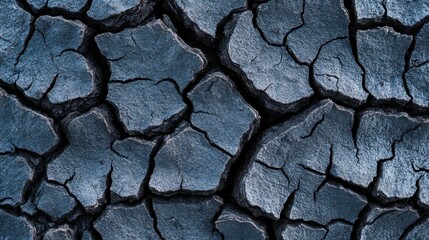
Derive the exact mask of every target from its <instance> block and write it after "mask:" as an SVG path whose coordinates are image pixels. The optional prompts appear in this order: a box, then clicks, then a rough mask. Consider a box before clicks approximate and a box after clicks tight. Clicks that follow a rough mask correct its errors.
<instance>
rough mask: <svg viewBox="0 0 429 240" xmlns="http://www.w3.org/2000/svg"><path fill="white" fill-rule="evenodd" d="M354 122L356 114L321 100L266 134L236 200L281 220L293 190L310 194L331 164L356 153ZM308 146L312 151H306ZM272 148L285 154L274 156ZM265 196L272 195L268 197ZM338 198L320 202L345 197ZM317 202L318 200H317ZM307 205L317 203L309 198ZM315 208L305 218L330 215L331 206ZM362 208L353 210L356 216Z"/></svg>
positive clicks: (318, 218)
mask: <svg viewBox="0 0 429 240" xmlns="http://www.w3.org/2000/svg"><path fill="white" fill-rule="evenodd" d="M352 122H353V112H351V111H350V110H347V109H344V108H341V107H339V106H336V105H335V104H334V103H333V102H330V101H323V102H321V103H320V104H317V105H316V106H313V107H312V108H311V109H309V110H307V111H306V112H304V113H302V114H300V115H299V116H297V117H296V118H294V119H292V120H290V121H288V122H285V123H284V124H282V125H281V126H278V127H276V128H274V129H272V130H270V131H269V132H267V133H266V134H264V136H263V137H262V138H261V139H260V140H259V143H258V144H257V147H256V149H255V153H254V154H253V156H252V157H251V159H252V160H251V161H252V164H250V166H249V167H248V169H247V171H246V172H245V173H244V174H243V176H242V180H241V182H240V183H239V187H238V188H239V189H238V190H237V192H236V198H237V200H238V201H240V202H241V204H243V205H245V206H249V207H251V208H252V209H254V211H256V212H258V214H263V215H267V216H269V217H272V218H275V219H278V218H279V217H280V213H281V211H282V209H283V207H284V204H285V202H286V200H287V199H288V198H289V196H290V195H292V194H295V193H294V192H295V191H297V190H298V193H299V192H302V194H304V195H305V194H307V195H310V196H312V195H313V192H317V191H316V190H317V189H318V186H319V185H320V184H321V183H322V181H323V180H324V177H323V176H322V175H323V174H325V172H326V171H327V170H328V165H330V162H333V163H334V164H335V163H336V162H338V161H342V160H343V159H344V158H347V157H353V156H355V154H356V149H354V146H353V140H352V132H351V127H352ZM285 143H289V144H285ZM308 148H312V149H313V150H312V151H305V149H308ZM273 152H274V153H281V155H275V154H272V153H273ZM312 172H316V173H318V174H314V173H312ZM266 176H269V177H266ZM306 182H308V184H309V185H308V186H306V187H304V188H302V190H299V189H301V188H300V186H302V185H303V184H307V183H306ZM311 186H313V187H311ZM311 191H313V192H311ZM334 191H336V190H334ZM338 191H339V192H341V194H345V195H344V196H348V195H349V194H348V193H347V191H345V190H343V189H341V188H340V189H338ZM267 194H268V195H269V196H270V195H271V196H270V197H267ZM350 197H351V198H356V197H357V196H355V197H353V196H350ZM274 199H275V200H274ZM322 199H323V198H322ZM340 199H341V198H337V199H329V198H326V199H323V200H322V204H323V205H324V204H326V203H323V202H324V201H334V202H336V204H340V202H339V201H342V200H340ZM306 200H307V201H309V200H310V199H308V198H307V199H306ZM314 200H315V201H316V198H315V199H314ZM356 201H357V202H356V204H357V205H356V210H358V209H359V205H361V203H360V202H361V200H359V199H358V198H357V199H356ZM298 204H301V203H298ZM303 204H304V205H302V206H298V205H297V206H296V207H297V208H298V211H300V210H299V209H302V208H303V207H304V208H305V205H306V203H303ZM308 204H310V205H312V206H314V207H315V206H316V205H314V204H313V203H311V202H310V203H308ZM293 206H294V204H293V205H292V207H293ZM330 206H334V205H329V204H327V205H326V207H328V208H329V207H330ZM307 210H309V209H307ZM316 210H318V211H319V210H320V211H321V212H320V213H318V214H315V215H314V216H312V215H311V212H307V213H306V214H305V215H306V216H304V217H310V218H311V220H313V221H320V222H326V221H329V220H327V219H329V218H330V217H331V216H330V214H331V213H330V212H331V211H329V209H323V208H320V209H319V207H318V208H316V207H315V209H314V211H316ZM302 211H304V209H302ZM358 212H359V211H358ZM358 212H355V213H354V214H355V215H357V213H358ZM308 214H309V215H308ZM313 217H315V218H313ZM336 217H341V218H342V217H346V218H348V220H353V219H354V218H355V217H356V216H355V217H348V216H345V215H344V216H335V217H334V219H335V218H336Z"/></svg>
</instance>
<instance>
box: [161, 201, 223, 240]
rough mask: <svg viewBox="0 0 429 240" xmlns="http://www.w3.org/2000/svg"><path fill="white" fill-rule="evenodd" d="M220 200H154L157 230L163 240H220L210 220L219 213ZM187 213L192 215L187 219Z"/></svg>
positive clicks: (219, 235)
mask: <svg viewBox="0 0 429 240" xmlns="http://www.w3.org/2000/svg"><path fill="white" fill-rule="evenodd" d="M222 204H223V201H222V199H221V198H219V197H217V196H214V197H210V198H201V199H199V198H198V199H183V198H176V199H171V200H169V201H166V200H162V199H154V203H153V208H154V210H155V214H156V216H157V219H158V229H159V232H160V233H161V235H162V237H163V238H164V239H189V240H197V239H222V238H221V234H220V233H219V232H218V231H216V230H215V229H214V225H213V223H212V219H213V218H214V217H215V215H216V214H217V213H218V212H219V211H220V208H221V206H222ZM189 213H193V214H192V215H193V216H192V217H189Z"/></svg>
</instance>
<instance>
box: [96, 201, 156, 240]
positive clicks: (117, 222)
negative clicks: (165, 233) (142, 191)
mask: <svg viewBox="0 0 429 240" xmlns="http://www.w3.org/2000/svg"><path fill="white" fill-rule="evenodd" d="M124 222H126V225H124V224H123V223H124ZM152 226H153V219H152V217H151V216H150V215H149V212H148V210H147V207H146V205H145V204H144V203H142V204H140V205H137V206H132V207H130V206H123V205H115V206H112V207H109V208H108V209H107V210H105V212H104V213H103V214H102V215H101V217H100V219H99V220H98V221H97V222H96V223H95V225H94V228H95V229H96V230H97V231H98V232H99V233H100V235H101V237H102V238H103V239H106V240H109V239H112V240H113V239H124V240H128V239H129V240H131V239H160V238H159V236H158V235H157V233H156V232H155V230H154V229H153V227H152Z"/></svg>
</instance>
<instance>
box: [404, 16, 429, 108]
mask: <svg viewBox="0 0 429 240" xmlns="http://www.w3.org/2000/svg"><path fill="white" fill-rule="evenodd" d="M428 44H429V24H426V25H425V26H424V27H423V28H422V29H421V30H420V32H419V33H418V34H417V36H416V45H415V47H414V50H413V52H412V55H411V58H410V69H409V70H408V71H407V73H406V74H405V79H406V83H407V86H408V88H409V90H410V94H411V96H413V103H415V104H416V105H417V106H418V107H422V108H427V107H429V77H428V76H429V49H428V47H427V46H428Z"/></svg>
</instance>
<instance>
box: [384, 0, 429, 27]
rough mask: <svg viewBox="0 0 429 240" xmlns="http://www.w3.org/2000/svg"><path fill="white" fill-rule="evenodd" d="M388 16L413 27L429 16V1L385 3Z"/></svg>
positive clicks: (392, 0)
mask: <svg viewBox="0 0 429 240" xmlns="http://www.w3.org/2000/svg"><path fill="white" fill-rule="evenodd" d="M385 5H386V9H387V15H388V16H389V17H392V18H394V19H397V20H399V21H400V22H401V23H402V24H404V25H407V26H412V25H414V24H416V23H417V22H419V21H421V20H422V19H423V18H425V17H426V16H428V15H429V1H427V0H420V1H395V0H386V1H385Z"/></svg>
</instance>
